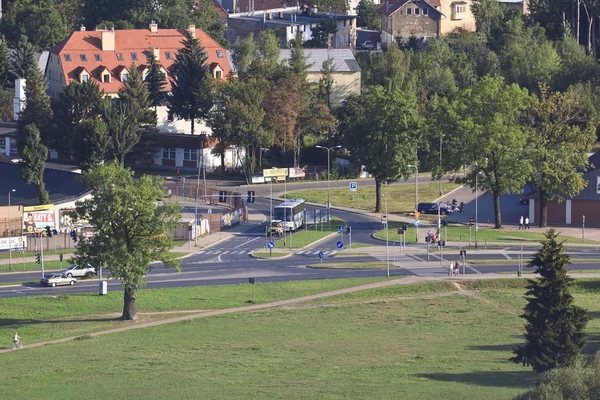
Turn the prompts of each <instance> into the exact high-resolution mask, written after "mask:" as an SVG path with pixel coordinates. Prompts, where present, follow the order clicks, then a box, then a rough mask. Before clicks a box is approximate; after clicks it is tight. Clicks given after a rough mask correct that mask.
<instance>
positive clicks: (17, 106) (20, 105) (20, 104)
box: [13, 78, 25, 121]
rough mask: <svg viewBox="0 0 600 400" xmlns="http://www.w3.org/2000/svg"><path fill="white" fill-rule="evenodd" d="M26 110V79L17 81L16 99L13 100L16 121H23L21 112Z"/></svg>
mask: <svg viewBox="0 0 600 400" xmlns="http://www.w3.org/2000/svg"><path fill="white" fill-rule="evenodd" d="M23 109H25V79H23V78H19V79H15V98H14V99H13V113H14V117H13V118H14V119H15V121H18V120H20V119H21V112H22V111H23Z"/></svg>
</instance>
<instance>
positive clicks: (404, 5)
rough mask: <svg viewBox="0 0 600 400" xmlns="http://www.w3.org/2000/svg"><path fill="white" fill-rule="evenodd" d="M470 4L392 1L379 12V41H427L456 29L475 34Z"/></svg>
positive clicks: (433, 0)
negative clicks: (411, 38) (411, 39)
mask: <svg viewBox="0 0 600 400" xmlns="http://www.w3.org/2000/svg"><path fill="white" fill-rule="evenodd" d="M471 5H472V0H459V1H453V0H395V2H390V1H388V2H386V3H384V4H383V5H382V6H381V7H380V8H379V9H378V11H379V13H380V14H381V30H382V32H381V41H382V44H383V46H384V47H385V46H387V45H388V44H389V43H393V42H398V41H406V40H407V39H408V38H410V37H416V38H418V39H422V40H427V39H429V38H438V37H440V36H441V35H445V34H447V33H450V32H452V31H453V30H455V29H456V28H462V29H465V30H470V31H474V30H475V17H474V15H473V12H472V10H471Z"/></svg>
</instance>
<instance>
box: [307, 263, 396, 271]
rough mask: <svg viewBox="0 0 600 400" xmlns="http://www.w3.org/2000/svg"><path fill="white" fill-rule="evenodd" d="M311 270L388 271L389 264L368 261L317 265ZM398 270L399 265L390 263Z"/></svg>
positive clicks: (313, 265) (311, 266) (310, 266)
mask: <svg viewBox="0 0 600 400" xmlns="http://www.w3.org/2000/svg"><path fill="white" fill-rule="evenodd" d="M308 267H309V268H324V269H386V268H387V262H385V261H366V262H347V263H331V262H325V263H316V264H311V265H309V266H308ZM392 268H394V269H398V268H400V267H398V266H397V265H393V264H392V263H390V269H392Z"/></svg>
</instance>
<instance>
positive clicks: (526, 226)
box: [525, 217, 529, 229]
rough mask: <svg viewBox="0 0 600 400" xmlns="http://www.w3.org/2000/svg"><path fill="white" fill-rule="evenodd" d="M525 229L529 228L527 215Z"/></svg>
mask: <svg viewBox="0 0 600 400" xmlns="http://www.w3.org/2000/svg"><path fill="white" fill-rule="evenodd" d="M525 229H529V217H525Z"/></svg>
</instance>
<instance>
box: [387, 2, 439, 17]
mask: <svg viewBox="0 0 600 400" xmlns="http://www.w3.org/2000/svg"><path fill="white" fill-rule="evenodd" d="M410 2H412V0H399V1H398V2H396V3H389V2H388V3H384V4H383V5H382V6H381V7H379V8H378V9H377V11H379V13H380V14H383V15H386V16H388V17H389V16H391V15H393V14H395V13H396V11H398V10H400V9H401V8H402V7H404V6H405V5H406V4H407V3H410ZM423 3H425V4H428V5H429V6H431V8H432V9H433V10H435V11H437V12H438V13H440V14H441V12H440V10H438V9H437V8H436V7H441V2H440V0H431V1H425V0H424V1H423Z"/></svg>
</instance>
